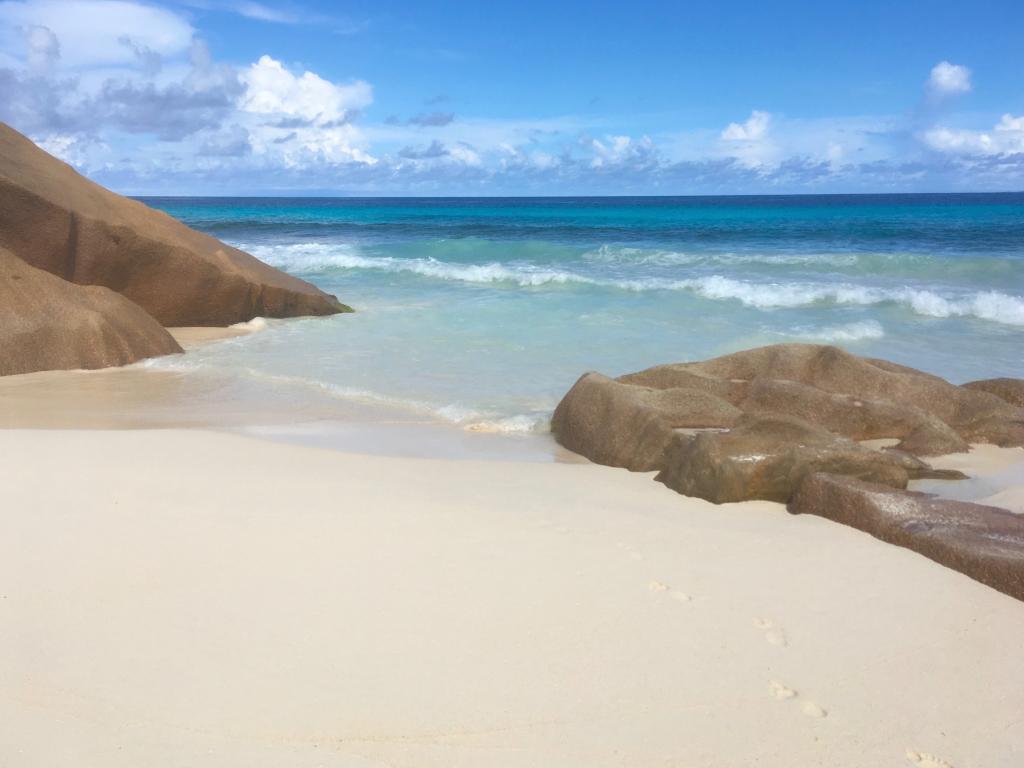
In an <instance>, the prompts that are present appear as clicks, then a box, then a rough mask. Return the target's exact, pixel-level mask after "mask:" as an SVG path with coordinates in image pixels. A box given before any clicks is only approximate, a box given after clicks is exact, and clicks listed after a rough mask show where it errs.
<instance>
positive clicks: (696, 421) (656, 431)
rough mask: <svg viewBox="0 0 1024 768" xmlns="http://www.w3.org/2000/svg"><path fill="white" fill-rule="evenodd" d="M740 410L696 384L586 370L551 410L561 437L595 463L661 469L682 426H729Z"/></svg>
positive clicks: (554, 429) (634, 468)
mask: <svg viewBox="0 0 1024 768" xmlns="http://www.w3.org/2000/svg"><path fill="white" fill-rule="evenodd" d="M740 415H741V411H740V409H739V408H737V407H736V406H734V405H732V404H730V403H729V402H727V401H725V400H723V399H721V398H719V397H717V396H715V395H714V394H711V393H710V392H708V391H702V390H699V389H683V388H673V389H655V388H654V387H647V386H640V385H637V384H628V383H623V382H622V381H615V380H614V379H609V378H608V377H607V376H602V375H601V374H599V373H588V374H585V375H584V376H582V377H581V378H580V380H579V381H577V382H576V384H575V385H574V386H573V388H572V389H571V390H570V391H569V394H568V395H566V396H565V398H563V400H562V402H561V403H560V404H559V405H558V407H557V408H556V409H555V413H554V416H553V417H552V420H551V428H552V430H553V431H554V432H555V434H556V435H558V440H559V442H560V443H561V444H562V445H564V446H565V447H566V448H568V449H569V450H571V451H576V452H577V453H582V454H583V455H585V456H587V457H588V458H590V459H591V460H592V461H596V462H597V463H599V464H610V465H612V466H616V467H625V468H627V469H631V470H634V471H638V472H646V471H650V470H655V469H660V468H661V467H662V466H663V465H664V453H665V450H666V449H667V448H668V447H669V445H670V444H671V443H672V441H673V439H674V437H675V430H676V429H677V428H681V427H729V426H732V424H733V423H735V421H736V419H737V418H739V416H740Z"/></svg>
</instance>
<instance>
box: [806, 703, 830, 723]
mask: <svg viewBox="0 0 1024 768" xmlns="http://www.w3.org/2000/svg"><path fill="white" fill-rule="evenodd" d="M800 711H801V712H803V713H804V714H805V715H807V716H808V717H813V718H817V719H820V718H823V717H828V712H826V711H825V710H824V709H822V708H821V707H819V706H818V705H817V704H815V703H814V702H813V701H805V702H804V704H803V706H802V707H800Z"/></svg>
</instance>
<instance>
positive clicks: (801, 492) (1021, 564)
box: [789, 473, 1024, 600]
mask: <svg viewBox="0 0 1024 768" xmlns="http://www.w3.org/2000/svg"><path fill="white" fill-rule="evenodd" d="M789 510H790V511H791V512H793V513H796V514H813V515H819V516H821V517H827V518H828V519H830V520H835V521H836V522H839V523H843V524H844V525H849V526H851V527H853V528H858V529H860V530H862V531H865V532H867V533H870V534H871V535H872V536H874V537H876V538H878V539H881V540H882V541H887V542H889V543H891V544H897V545H899V546H901V547H906V548H907V549H912V550H914V551H915V552H919V553H920V554H922V555H924V556H925V557H928V558H931V559H932V560H935V561H936V562H938V563H942V564H943V565H945V566H948V567H949V568H952V569H954V570H956V571H960V572H961V573H964V574H966V575H968V576H970V577H971V578H972V579H976V580H977V581H980V582H982V583H983V584H988V585H989V586H991V587H994V588H995V589H998V590H999V591H1000V592H1004V593H1006V594H1007V595H1010V596H1012V597H1015V598H1017V599H1018V600H1024V516H1021V515H1015V514H1014V513H1012V512H1008V511H1007V510H1005V509H999V508H998V507H988V506H983V505H981V504H970V503H967V502H962V501H949V500H946V499H939V498H936V497H934V496H930V495H928V494H923V493H914V492H910V491H899V490H894V489H892V488H889V487H886V486H884V485H877V484H873V483H868V482H864V481H862V480H858V479H853V478H850V477H838V476H836V475H831V474H824V473H817V474H809V475H807V476H806V477H805V478H804V479H803V481H802V482H801V483H800V485H799V487H798V488H797V490H796V493H795V494H794V495H793V498H792V500H791V501H790V503H789Z"/></svg>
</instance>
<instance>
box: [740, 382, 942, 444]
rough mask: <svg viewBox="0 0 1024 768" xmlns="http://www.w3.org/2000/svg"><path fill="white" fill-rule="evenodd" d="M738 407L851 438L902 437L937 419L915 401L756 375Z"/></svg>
mask: <svg viewBox="0 0 1024 768" xmlns="http://www.w3.org/2000/svg"><path fill="white" fill-rule="evenodd" d="M739 407H740V408H741V409H742V410H743V411H744V412H745V413H763V414H769V413H777V414H783V415H790V416H797V417H799V418H801V419H803V420H804V421H809V422H810V423H812V424H815V425H817V426H819V427H823V428H825V429H827V430H828V431H830V432H835V433H836V434H837V435H842V436H843V437H848V438H850V439H851V440H876V439H879V438H887V437H892V438H902V437H904V436H906V435H909V434H910V433H911V432H913V431H914V430H916V429H918V428H919V427H920V426H921V425H922V424H925V423H927V422H929V421H930V420H934V419H933V418H932V417H931V416H929V415H928V414H927V413H925V412H924V411H922V410H921V409H919V408H915V407H914V406H912V405H897V404H895V403H892V402H889V401H887V400H872V399H868V398H863V397H855V396H853V395H847V394H841V393H833V392H825V391H823V390H820V389H817V388H816V387H813V386H811V385H809V384H801V383H799V382H796V381H787V380H784V379H754V380H753V381H752V382H750V385H749V386H748V388H747V395H746V397H745V398H744V399H743V401H742V402H740V403H739Z"/></svg>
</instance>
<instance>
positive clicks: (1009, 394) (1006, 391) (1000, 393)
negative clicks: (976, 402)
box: [963, 378, 1024, 408]
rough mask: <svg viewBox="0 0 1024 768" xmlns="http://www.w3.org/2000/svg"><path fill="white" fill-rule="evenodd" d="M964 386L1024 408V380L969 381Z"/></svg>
mask: <svg viewBox="0 0 1024 768" xmlns="http://www.w3.org/2000/svg"><path fill="white" fill-rule="evenodd" d="M963 386H964V387H966V388H967V389H973V390H976V391H978V392H988V393H989V394H991V395H995V396H996V397H998V398H1000V399H1001V400H1005V401H1006V402H1008V403H1009V404H1010V405H1016V406H1017V407H1018V408H1024V379H1005V378H1004V379H982V380H981V381H969V382H967V383H966V384H964V385H963Z"/></svg>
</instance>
